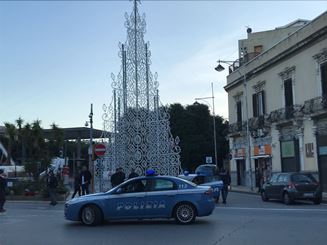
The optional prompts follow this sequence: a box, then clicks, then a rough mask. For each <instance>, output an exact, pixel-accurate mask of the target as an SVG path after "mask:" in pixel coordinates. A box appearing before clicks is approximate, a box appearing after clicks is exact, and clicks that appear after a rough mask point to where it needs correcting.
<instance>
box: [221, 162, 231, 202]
mask: <svg viewBox="0 0 327 245" xmlns="http://www.w3.org/2000/svg"><path fill="white" fill-rule="evenodd" d="M219 176H220V178H221V180H222V181H223V183H224V184H223V188H222V189H221V196H222V198H223V203H224V204H226V199H227V195H228V187H229V185H230V182H231V178H230V174H229V172H228V171H227V170H226V169H225V168H224V167H222V168H221V169H220V171H219Z"/></svg>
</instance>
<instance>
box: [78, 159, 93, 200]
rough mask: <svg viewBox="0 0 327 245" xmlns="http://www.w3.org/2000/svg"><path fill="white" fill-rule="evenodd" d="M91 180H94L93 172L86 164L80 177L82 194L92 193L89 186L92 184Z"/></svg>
mask: <svg viewBox="0 0 327 245" xmlns="http://www.w3.org/2000/svg"><path fill="white" fill-rule="evenodd" d="M91 180H92V175H91V172H90V171H89V170H88V169H87V167H86V166H85V165H84V166H83V168H82V172H81V177H80V181H81V187H82V195H85V194H86V195H88V194H89V193H90V191H89V186H90V184H91Z"/></svg>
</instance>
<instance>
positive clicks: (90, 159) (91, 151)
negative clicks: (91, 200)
mask: <svg viewBox="0 0 327 245" xmlns="http://www.w3.org/2000/svg"><path fill="white" fill-rule="evenodd" d="M89 119H90V121H89V122H90V145H89V151H88V153H89V169H90V170H91V173H92V176H93V178H92V192H94V181H93V179H94V164H93V162H92V154H93V147H92V145H93V104H92V103H91V111H90V114H89ZM85 126H86V127H87V126H88V121H86V123H85Z"/></svg>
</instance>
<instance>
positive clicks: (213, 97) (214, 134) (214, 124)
mask: <svg viewBox="0 0 327 245" xmlns="http://www.w3.org/2000/svg"><path fill="white" fill-rule="evenodd" d="M211 93H212V94H211V97H203V98H195V100H205V99H212V114H213V117H212V118H213V143H214V148H215V149H214V152H215V164H216V166H217V167H218V160H217V139H216V119H215V96H214V93H213V83H211Z"/></svg>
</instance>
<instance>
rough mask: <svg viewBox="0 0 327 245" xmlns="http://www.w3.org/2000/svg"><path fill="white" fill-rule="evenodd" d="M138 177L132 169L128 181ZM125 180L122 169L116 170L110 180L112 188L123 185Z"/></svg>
mask: <svg viewBox="0 0 327 245" xmlns="http://www.w3.org/2000/svg"><path fill="white" fill-rule="evenodd" d="M138 176H139V175H138V174H137V173H136V172H135V169H134V168H132V169H131V173H130V174H129V175H128V179H132V178H135V177H138ZM125 179H126V175H125V173H124V171H123V168H122V167H119V168H117V169H116V172H115V173H114V174H113V175H112V176H111V178H110V182H111V186H112V188H113V187H116V186H117V185H120V184H121V183H123V182H124V181H125Z"/></svg>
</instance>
